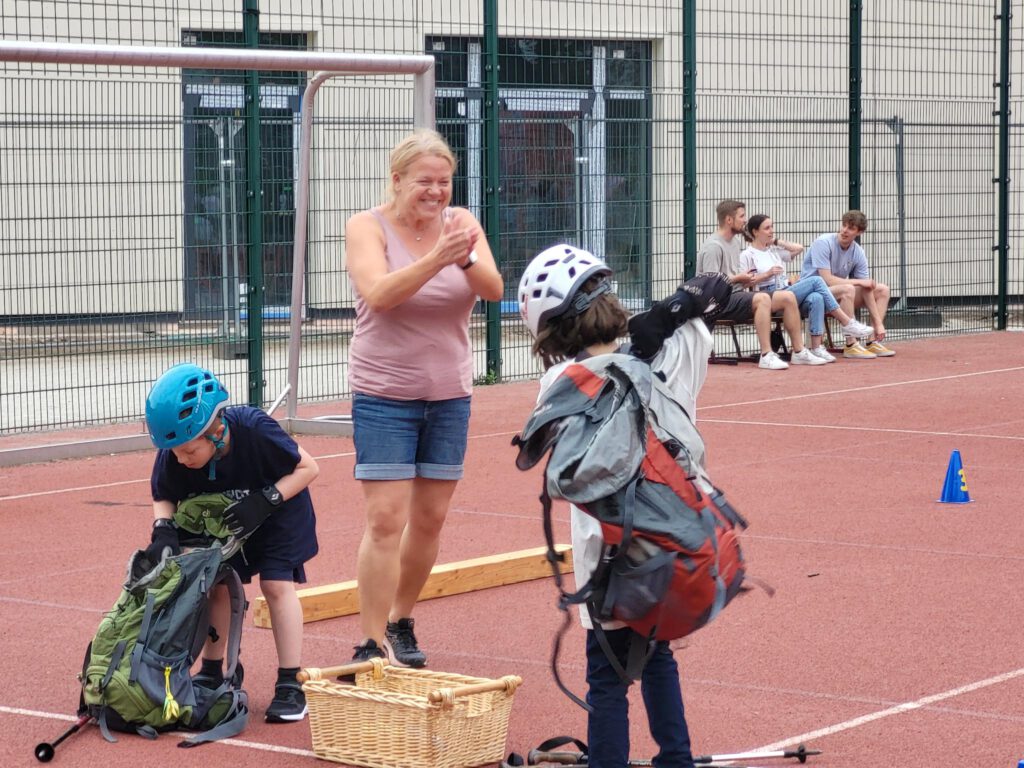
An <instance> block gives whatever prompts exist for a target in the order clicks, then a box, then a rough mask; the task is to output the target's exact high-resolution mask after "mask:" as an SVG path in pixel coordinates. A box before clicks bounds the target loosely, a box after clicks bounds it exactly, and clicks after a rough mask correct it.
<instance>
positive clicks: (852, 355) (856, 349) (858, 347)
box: [843, 341, 878, 360]
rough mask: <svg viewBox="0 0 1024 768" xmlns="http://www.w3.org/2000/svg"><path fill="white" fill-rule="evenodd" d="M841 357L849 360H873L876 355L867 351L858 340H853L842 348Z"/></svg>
mask: <svg viewBox="0 0 1024 768" xmlns="http://www.w3.org/2000/svg"><path fill="white" fill-rule="evenodd" d="M843 357H845V358H847V359H849V360H874V359H875V358H876V357H878V355H876V354H875V353H874V352H869V351H868V350H866V349H865V348H864V346H863V345H862V344H861V343H860V342H859V341H855V342H853V344H847V345H846V347H844V348H843Z"/></svg>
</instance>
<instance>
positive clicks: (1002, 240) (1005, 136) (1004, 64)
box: [993, 0, 1013, 331]
mask: <svg viewBox="0 0 1024 768" xmlns="http://www.w3.org/2000/svg"><path fill="white" fill-rule="evenodd" d="M996 18H997V19H998V20H999V81H998V82H997V83H996V86H997V87H998V88H999V109H998V110H997V111H996V112H994V113H993V114H995V115H998V116H999V176H998V177H997V178H995V179H993V181H994V182H996V183H997V184H998V185H999V209H998V212H997V216H998V217H999V236H998V240H997V243H996V246H995V248H994V250H996V251H998V252H999V256H998V266H997V270H996V274H997V279H998V285H997V291H998V299H997V306H996V328H997V329H998V330H1000V331H1004V330H1006V321H1007V307H1006V302H1007V296H1006V294H1007V283H1008V282H1009V279H1010V272H1009V270H1010V29H1011V24H1010V21H1011V19H1012V18H1013V17H1012V14H1011V12H1010V0H1002V2H1001V3H1000V4H999V15H997V16H996Z"/></svg>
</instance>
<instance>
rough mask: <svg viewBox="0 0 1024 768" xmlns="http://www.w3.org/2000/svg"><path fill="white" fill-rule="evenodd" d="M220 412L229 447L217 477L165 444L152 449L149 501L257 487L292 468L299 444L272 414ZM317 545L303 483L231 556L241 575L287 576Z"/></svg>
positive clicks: (310, 503) (246, 577)
mask: <svg viewBox="0 0 1024 768" xmlns="http://www.w3.org/2000/svg"><path fill="white" fill-rule="evenodd" d="M223 413H224V420H225V421H226V422H227V425H228V430H229V442H228V452H227V453H226V454H225V455H224V456H222V457H221V458H220V459H218V460H217V472H216V477H215V478H214V479H213V480H210V479H209V474H210V468H209V465H207V466H205V467H202V468H200V469H189V468H188V467H186V466H185V465H183V464H181V463H179V462H178V459H177V458H176V457H175V455H174V453H173V452H171V451H170V450H160V451H157V455H156V461H155V462H154V463H153V474H152V477H151V478H150V488H151V490H152V493H153V500H154V501H170V502H172V503H173V504H177V503H178V502H179V501H183V500H184V499H187V498H189V497H191V496H195V495H196V494H200V493H224V492H230V491H251V492H259V491H260V490H262V489H263V488H265V487H266V486H268V485H272V484H274V483H276V482H277V481H278V480H280V479H281V478H282V477H285V476H286V475H290V474H291V473H292V472H294V471H295V467H296V466H297V465H298V463H299V460H300V456H299V447H298V445H296V443H295V441H294V440H293V439H292V438H291V436H290V435H289V434H288V433H287V432H285V431H284V430H283V429H281V425H280V424H278V423H277V422H276V421H275V420H274V419H272V418H271V417H270V416H268V415H267V414H266V413H264V412H263V411H261V410H260V409H259V408H252V407H250V406H247V405H239V406H233V407H230V408H225V409H224V412H223ZM229 495H230V494H229ZM317 551H318V547H317V540H316V516H315V514H314V512H313V501H312V499H311V497H310V495H309V489H308V488H304V489H303V490H302V491H300V492H299V493H298V494H296V495H295V496H294V497H292V498H290V499H288V501H286V502H284V504H282V505H281V507H280V509H277V510H275V511H274V512H273V513H272V514H271V515H270V517H268V518H267V520H266V522H264V523H263V525H261V526H260V527H259V528H258V529H257V530H256V532H255V533H254V534H253V535H252V536H250V537H249V539H248V540H246V542H245V545H244V547H243V549H242V551H241V552H240V553H239V554H237V555H235V556H234V557H233V558H231V561H230V562H231V564H232V565H233V566H235V569H236V570H237V571H238V572H239V575H240V576H242V578H243V579H244V580H245V581H248V580H249V579H250V578H251V577H252V575H253V574H256V573H264V574H265V575H270V576H272V577H274V578H286V577H285V575H284V574H283V572H284V571H288V570H296V571H297V572H298V573H300V574H301V572H302V564H303V563H305V562H306V561H307V560H309V559H310V558H311V557H313V556H314V555H315V554H316V553H317ZM287 578H290V577H287ZM298 580H299V581H304V580H305V577H304V576H302V578H300V579H298Z"/></svg>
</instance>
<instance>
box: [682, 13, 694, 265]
mask: <svg viewBox="0 0 1024 768" xmlns="http://www.w3.org/2000/svg"><path fill="white" fill-rule="evenodd" d="M696 272H697V0H683V278H684V279H688V278H691V277H693V276H694V274H696Z"/></svg>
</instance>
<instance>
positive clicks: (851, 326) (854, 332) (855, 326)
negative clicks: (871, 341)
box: [843, 319, 875, 339]
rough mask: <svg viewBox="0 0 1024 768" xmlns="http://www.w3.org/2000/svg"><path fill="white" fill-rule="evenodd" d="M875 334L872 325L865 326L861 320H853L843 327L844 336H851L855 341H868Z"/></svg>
mask: <svg viewBox="0 0 1024 768" xmlns="http://www.w3.org/2000/svg"><path fill="white" fill-rule="evenodd" d="M874 332H875V331H874V329H872V327H871V326H870V325H864V323H862V322H860V321H859V320H853V319H851V320H850V322H848V323H847V324H846V325H844V326H843V335H844V336H851V337H853V338H855V339H866V338H867V337H868V336H870V335H871V334H873V333H874Z"/></svg>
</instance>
